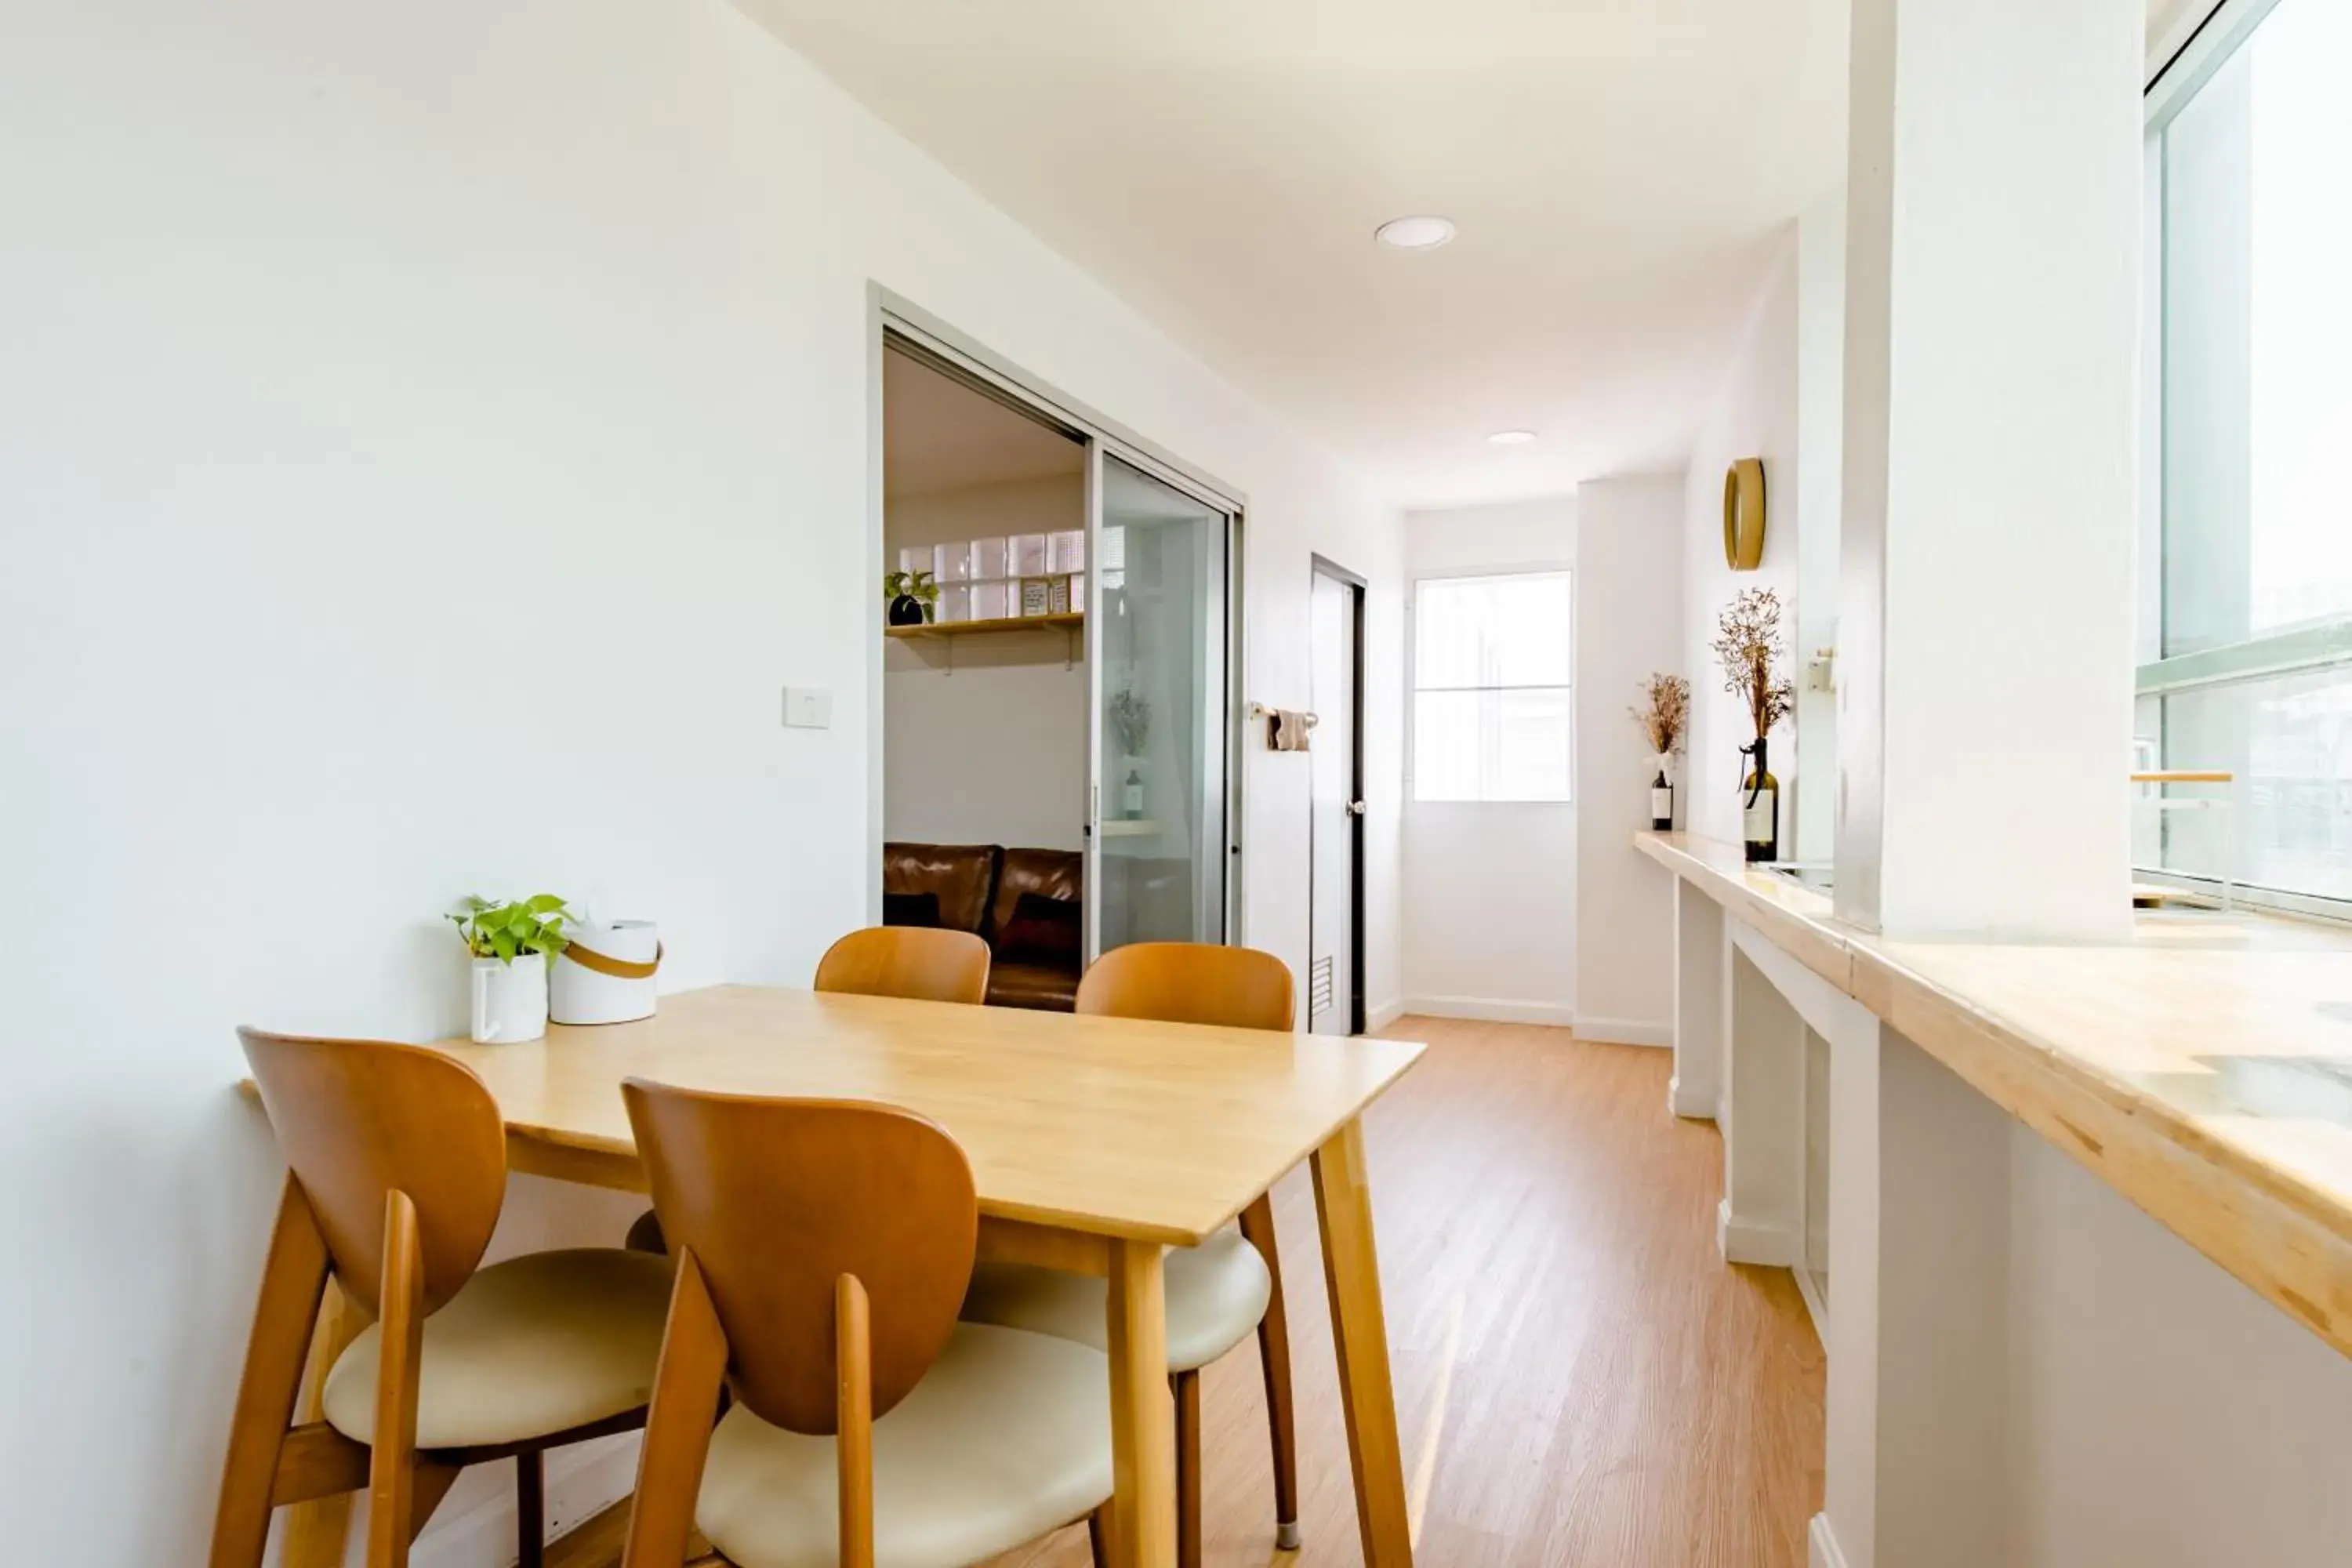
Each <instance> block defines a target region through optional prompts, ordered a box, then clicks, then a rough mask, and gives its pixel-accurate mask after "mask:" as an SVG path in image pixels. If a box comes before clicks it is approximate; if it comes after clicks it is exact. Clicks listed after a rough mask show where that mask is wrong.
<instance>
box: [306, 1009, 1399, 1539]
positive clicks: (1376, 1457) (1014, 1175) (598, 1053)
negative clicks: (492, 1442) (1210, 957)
mask: <svg viewBox="0 0 2352 1568" xmlns="http://www.w3.org/2000/svg"><path fill="white" fill-rule="evenodd" d="M434 1048H436V1049H437V1050H440V1051H443V1052H445V1053H446V1054H447V1055H449V1056H451V1057H454V1058H457V1060H459V1061H462V1062H464V1063H465V1064H466V1065H467V1066H468V1067H470V1068H473V1069H474V1070H475V1071H476V1072H478V1074H480V1075H481V1078H482V1080H483V1081H484V1082H485V1083H487V1084H488V1086H489V1089H490V1092H491V1094H492V1095H493V1096H495V1097H496V1099H497V1100H498V1104H499V1111H500V1113H501V1114H502V1115H503V1117H504V1118H505V1121H506V1124H507V1150H508V1163H509V1167H510V1168H511V1169H513V1170H517V1171H523V1172H528V1173H531V1174H533V1175H538V1176H543V1177H552V1178H554V1179H557V1180H561V1181H566V1182H576V1183H580V1184H584V1185H588V1186H595V1187H606V1188H618V1189H621V1190H624V1191H628V1192H643V1191H645V1190H646V1173H645V1167H644V1164H643V1163H642V1162H641V1161H640V1160H639V1158H638V1155H637V1151H636V1145H635V1141H634V1140H633V1138H632V1137H631V1134H630V1129H629V1119H628V1114H627V1112H626V1110H625V1109H624V1108H623V1105H622V1100H621V1083H622V1080H623V1079H629V1078H644V1079H654V1080H656V1081H659V1082H663V1083H671V1084H678V1085H684V1086H688V1087H691V1088H695V1089H717V1090H724V1091H729V1092H734V1093H743V1094H761V1095H782V1096H802V1097H823V1098H832V1099H852V1100H880V1101H886V1102H887V1103H889V1104H893V1105H899V1106H904V1107H907V1108H908V1109H909V1110H916V1111H919V1112H920V1113H921V1114H923V1115H925V1116H928V1117H929V1118H931V1119H932V1120H933V1121H937V1122H939V1124H940V1126H942V1127H944V1128H946V1129H947V1131H949V1132H950V1134H952V1135H953V1136H954V1138H955V1139H956V1141H957V1142H960V1143H961V1144H962V1145H963V1148H964V1151H965V1152H966V1154H967V1155H968V1156H969V1157H970V1159H971V1168H972V1175H973V1179H974V1184H975V1185H976V1187H977V1188H978V1191H979V1197H980V1212H981V1220H980V1236H979V1250H980V1256H981V1257H982V1258H983V1259H994V1260H1001V1261H1009V1262H1024V1263H1035V1264H1043V1265H1046V1266H1049V1267H1052V1268H1063V1269H1068V1270H1073V1271H1076V1272H1083V1273H1087V1274H1091V1275H1096V1276H1099V1277H1101V1278H1103V1279H1106V1280H1108V1286H1109V1289H1108V1342H1109V1360H1110V1408H1111V1449H1112V1468H1113V1474H1114V1478H1115V1481H1116V1485H1117V1493H1116V1496H1115V1499H1114V1501H1113V1519H1114V1521H1115V1522H1114V1528H1113V1529H1112V1531H1111V1540H1112V1547H1113V1551H1114V1552H1115V1553H1116V1555H1117V1559H1118V1562H1119V1563H1121V1564H1123V1565H1130V1568H1173V1564H1174V1563H1175V1560H1176V1497H1175V1468H1176V1457H1175V1413H1174V1405H1173V1402H1172V1399H1171V1394H1170V1392H1169V1383H1168V1345H1167V1318H1166V1300H1165V1297H1164V1294H1163V1291H1162V1283H1161V1258H1162V1255H1163V1253H1164V1251H1165V1249H1166V1248H1168V1247H1190V1246H1195V1245H1197V1244H1199V1243H1201V1242H1202V1241H1204V1240H1206V1239H1207V1238H1208V1237H1210V1236H1211V1235H1213V1233H1214V1232H1216V1231H1217V1230H1219V1229H1220V1228H1222V1227H1223V1226H1225V1225H1226V1224H1228V1223H1230V1222H1231V1221H1232V1220H1233V1219H1234V1217H1235V1216H1236V1215H1239V1214H1240V1213H1241V1211H1242V1210H1243V1209H1244V1207H1246V1206H1248V1205H1250V1204H1251V1203H1252V1202H1254V1201H1255V1199H1256V1198H1257V1197H1258V1196H1259V1195H1261V1194H1264V1193H1265V1192H1266V1191H1267V1190H1268V1189H1269V1188H1270V1187H1272V1186H1273V1185H1274V1184H1275V1183H1276V1182H1277V1181H1279V1180H1280V1179H1281V1178H1282V1177H1283V1176H1284V1175H1286V1174H1287V1173H1289V1172H1291V1171H1292V1170H1294V1169H1296V1168H1297V1166H1298V1165H1299V1164H1300V1163H1302V1162H1305V1163H1309V1164H1310V1165H1311V1167H1312V1172H1313V1177H1314V1184H1315V1202H1316V1210H1317V1214H1318V1218H1319V1221H1320V1227H1321V1232H1322V1244H1323V1246H1322V1251H1323V1268H1324V1282H1325V1286H1326V1288H1327V1289H1328V1292H1329V1296H1330V1307H1331V1325H1332V1341H1333V1343H1334V1345H1335V1347H1336V1349H1337V1352H1338V1360H1339V1394H1340V1406H1341V1409H1342V1411H1343V1412H1344V1414H1345V1416H1346V1423H1347V1431H1348V1447H1349V1460H1350V1463H1351V1468H1352V1472H1353V1475H1354V1479H1355V1488H1356V1511H1357V1521H1358V1524H1359V1527H1360V1531H1361V1532H1362V1537H1363V1555H1364V1562H1365V1563H1366V1564H1367V1565H1368V1568H1406V1565H1407V1564H1410V1563H1412V1538H1411V1533H1410V1531H1409V1527H1408V1524H1407V1521H1406V1515H1405V1489H1404V1474H1403V1466H1402V1458H1401V1454H1400V1449H1399V1446H1398V1440H1397V1418H1396V1405H1395V1398H1394V1394H1393V1392H1392V1390H1391V1383H1390V1376H1389V1349H1388V1331H1387V1326H1386V1324H1385V1322H1384V1321H1383V1318H1382V1313H1381V1284H1380V1268H1379V1261H1378V1258H1377V1257H1376V1255H1375V1251H1374V1247H1373V1240H1372V1208H1371V1189H1370V1184H1369V1183H1368V1180H1367V1171H1366V1154H1365V1146H1364V1133H1363V1126H1362V1120H1361V1119H1362V1115H1363V1112H1364V1110H1365V1109H1366V1108H1367V1107H1368V1106H1370V1104H1371V1103H1372V1101H1373V1100H1377V1099H1379V1098H1380V1096H1381V1094H1382V1093H1384V1092H1385V1091H1386V1090H1387V1089H1389V1087H1390V1086H1391V1085H1392V1084H1394V1083H1395V1082H1396V1081H1397V1079H1399V1078H1401V1077H1402V1075H1403V1074H1404V1073H1405V1072H1406V1071H1407V1070H1408V1069H1409V1068H1412V1065H1413V1063H1414V1062H1415V1061H1416V1060H1418V1059H1419V1058H1420V1056H1421V1054H1422V1051H1423V1047H1421V1046H1420V1045H1417V1044H1413V1043H1411V1042H1407V1041H1401V1040H1385V1039H1370V1038H1364V1037H1357V1038H1345V1039H1343V1038H1339V1037H1331V1036H1323V1035H1278V1034H1270V1033H1268V1032H1265V1031H1263V1030H1253V1029H1224V1028H1209V1027H1203V1026H1197V1025H1189V1024H1161V1023H1153V1022H1147V1021H1141V1020H1136V1019H1127V1018H1105V1017H1082V1016H1076V1015H1072V1014H1058V1013H1041V1012H1027V1011H1019V1010H1014V1009H1010V1008H1001V1007H971V1006H961V1005H951V1004H947V1003H937V1002H909V1001H901V1000H898V999H895V998H888V997H873V996H847V995H835V994H818V993H815V992H811V991H801V990H792V989H785V988H781V987H770V986H749V985H725V986H715V987H711V988H709V989H707V990H699V991H688V992H681V993H677V994H672V995H668V996H665V997H663V998H662V999H661V1007H660V1010H659V1012H657V1013H656V1015H655V1016H653V1017H651V1018H648V1019H646V1020H644V1021H642V1022H638V1023H633V1024H610V1025H604V1026H594V1027H564V1026H553V1027H551V1028H550V1029H549V1030H548V1031H547V1035H546V1037H544V1038H543V1039H540V1040H535V1041H531V1042H530V1043H528V1044H522V1045H493V1046H478V1045H475V1044H472V1043H471V1042H470V1041H467V1040H462V1039H458V1040H446V1041H442V1042H439V1043H438V1044H437V1045H436V1047H434ZM330 1331H331V1330H330V1326H329V1325H328V1324H326V1323H322V1324H321V1329H320V1332H321V1334H322V1335H325V1334H327V1333H329V1332H330ZM341 1533H342V1532H341V1528H340V1525H339V1524H338V1527H337V1528H335V1529H333V1530H331V1531H323V1530H319V1529H315V1528H313V1529H311V1530H310V1531H305V1532H303V1534H302V1538H301V1539H302V1542H303V1544H302V1546H301V1548H300V1554H299V1555H298V1554H297V1550H296V1548H295V1545H294V1542H292V1541H291V1540H289V1552H288V1555H287V1558H286V1563H287V1568H326V1565H327V1564H330V1563H341V1555H342V1554H341V1540H340V1537H341ZM330 1537H332V1538H333V1539H330Z"/></svg>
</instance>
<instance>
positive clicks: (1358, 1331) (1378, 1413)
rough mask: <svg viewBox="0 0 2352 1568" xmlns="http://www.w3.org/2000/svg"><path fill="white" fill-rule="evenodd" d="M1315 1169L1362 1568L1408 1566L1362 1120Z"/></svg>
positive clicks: (1323, 1152)
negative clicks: (1352, 1473) (1346, 1424)
mask: <svg viewBox="0 0 2352 1568" xmlns="http://www.w3.org/2000/svg"><path fill="white" fill-rule="evenodd" d="M1313 1165H1314V1174H1315V1210H1316V1214H1317V1215H1318V1219H1319V1221H1320V1223H1321V1226H1322V1231H1323V1282H1324V1286H1325V1289H1328V1291H1329V1292H1330V1298H1331V1342H1332V1347H1333V1349H1334V1350H1335V1351H1336V1352H1338V1354H1339V1408H1340V1410H1341V1412H1342V1413H1343V1414H1344V1415H1345V1416H1346V1417H1347V1423H1348V1460H1349V1466H1350V1468H1352V1469H1353V1471H1354V1474H1355V1480H1356V1522H1357V1526H1358V1528H1359V1529H1360V1531H1362V1533H1363V1541H1364V1563H1365V1568H1410V1565H1411V1563H1412V1522H1411V1521H1410V1520H1409V1519H1408V1518H1407V1517H1406V1513H1405V1500H1404V1459H1403V1454H1402V1449H1401V1448H1400V1447H1398V1444H1397V1417H1396V1391H1395V1388H1394V1386H1393V1385H1392V1384H1391V1382H1390V1379H1389V1331H1388V1323H1387V1321H1386V1319H1385V1318H1384V1317H1383V1315H1382V1313H1381V1270H1380V1258H1379V1256H1378V1254H1377V1252H1376V1250H1375V1249H1374V1247H1373V1246H1372V1192H1371V1187H1370V1184H1369V1183H1368V1182H1367V1181H1366V1179H1365V1172H1364V1130H1363V1124H1362V1122H1361V1121H1349V1123H1348V1124H1347V1125H1346V1126H1345V1127H1342V1128H1340V1129H1339V1131H1337V1132H1335V1133H1333V1134H1332V1135H1331V1136H1330V1138H1329V1140H1328V1141H1327V1142H1325V1143H1324V1144H1323V1146H1322V1147H1321V1148H1319V1149H1318V1150H1316V1151H1315V1157H1314V1161H1313Z"/></svg>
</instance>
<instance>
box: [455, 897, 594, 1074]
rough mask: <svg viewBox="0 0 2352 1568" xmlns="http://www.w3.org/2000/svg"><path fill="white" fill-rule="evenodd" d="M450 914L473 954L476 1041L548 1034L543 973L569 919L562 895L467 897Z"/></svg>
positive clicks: (503, 1041)
mask: <svg viewBox="0 0 2352 1568" xmlns="http://www.w3.org/2000/svg"><path fill="white" fill-rule="evenodd" d="M449 919H450V920H451V921H453V922H455V923H456V925H457V934H458V936H459V937H461V938H463V939H464V941H465V943H466V951H467V952H468V953H470V954H472V955H473V960H474V969H473V974H472V976H471V980H470V994H471V996H472V999H473V1035H474V1038H475V1040H476V1041H478V1043H480V1044H483V1045H493V1044H498V1045H504V1044H509V1043H511V1042H514V1041H519V1040H535V1039H537V1038H539V1037H541V1035H544V1034H545V1033H547V972H548V970H549V969H550V968H551V967H552V966H553V964H554V963H555V955H556V954H557V953H559V952H562V951H563V946H564V941H565V938H564V934H563V931H564V927H565V926H566V925H568V924H569V923H571V920H572V911H571V910H569V909H567V908H565V907H564V902H563V900H562V899H559V898H557V897H556V896H555V895H554V894H553V893H541V894H540V895H539V896H538V897H537V898H533V899H525V900H521V901H520V902H519V903H509V904H494V903H492V902H490V900H488V899H485V898H480V897H470V898H467V899H465V900H462V901H460V902H459V904H458V905H457V908H456V909H454V910H450V911H449ZM517 959H522V960H524V961H525V962H523V963H516V962H515V961H516V960H517Z"/></svg>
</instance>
